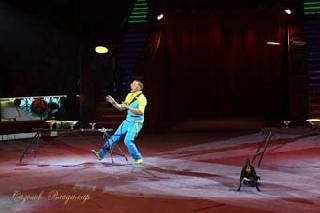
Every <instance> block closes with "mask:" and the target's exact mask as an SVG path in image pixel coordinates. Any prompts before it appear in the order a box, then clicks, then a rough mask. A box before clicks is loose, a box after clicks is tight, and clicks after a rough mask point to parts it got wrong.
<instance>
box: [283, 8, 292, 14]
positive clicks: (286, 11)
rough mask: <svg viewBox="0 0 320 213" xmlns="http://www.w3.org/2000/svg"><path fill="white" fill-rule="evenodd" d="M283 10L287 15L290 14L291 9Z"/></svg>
mask: <svg viewBox="0 0 320 213" xmlns="http://www.w3.org/2000/svg"><path fill="white" fill-rule="evenodd" d="M284 12H285V13H286V14H288V15H291V13H292V11H291V10H290V9H285V10H284Z"/></svg>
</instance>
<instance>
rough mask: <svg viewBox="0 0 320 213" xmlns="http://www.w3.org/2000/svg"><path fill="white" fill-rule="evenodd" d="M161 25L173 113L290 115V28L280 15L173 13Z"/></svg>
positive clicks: (176, 115) (175, 116) (174, 115)
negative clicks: (287, 45)
mask: <svg viewBox="0 0 320 213" xmlns="http://www.w3.org/2000/svg"><path fill="white" fill-rule="evenodd" d="M162 30H163V31H164V35H165V36H164V37H163V38H162V41H161V42H164V43H163V45H165V46H166V50H167V58H168V59H167V60H168V70H166V71H165V72H166V73H168V74H166V75H168V76H167V78H166V81H167V83H166V85H167V87H168V88H167V94H166V97H167V98H168V100H167V102H166V104H169V107H168V108H169V112H168V113H169V115H170V117H171V118H173V119H188V118H189V119H193V118H244V117H245V118H255V117H266V116H267V117H269V118H270V117H271V118H276V117H279V116H280V117H281V116H284V114H286V107H287V85H288V78H287V68H286V64H287V59H286V58H287V55H286V50H287V48H286V27H285V26H284V25H282V24H281V22H280V21H278V19H277V17H272V16H271V15H259V16H257V15H248V16H241V17H240V16H230V17H226V16H223V17H222V16H221V17H217V16H177V15H174V16H166V20H165V23H164V25H163V29H162ZM267 41H277V42H280V43H281V44H280V45H277V46H272V45H268V44H266V42H267Z"/></svg>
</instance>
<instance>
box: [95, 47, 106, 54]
mask: <svg viewBox="0 0 320 213" xmlns="http://www.w3.org/2000/svg"><path fill="white" fill-rule="evenodd" d="M95 51H96V53H98V54H105V53H107V52H109V50H108V48H106V47H104V46H96V48H95Z"/></svg>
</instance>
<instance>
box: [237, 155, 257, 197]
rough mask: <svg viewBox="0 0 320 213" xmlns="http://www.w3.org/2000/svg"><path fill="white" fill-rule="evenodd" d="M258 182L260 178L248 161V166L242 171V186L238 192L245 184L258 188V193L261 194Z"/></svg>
mask: <svg viewBox="0 0 320 213" xmlns="http://www.w3.org/2000/svg"><path fill="white" fill-rule="evenodd" d="M258 180H260V177H259V176H257V174H256V171H255V169H254V167H253V166H252V165H251V164H250V160H249V159H247V161H246V164H245V165H244V166H243V167H242V170H241V174H240V185H239V188H238V190H237V191H240V188H241V185H242V184H244V185H247V186H251V187H256V189H257V190H258V192H260V189H259V187H258V185H259V183H258Z"/></svg>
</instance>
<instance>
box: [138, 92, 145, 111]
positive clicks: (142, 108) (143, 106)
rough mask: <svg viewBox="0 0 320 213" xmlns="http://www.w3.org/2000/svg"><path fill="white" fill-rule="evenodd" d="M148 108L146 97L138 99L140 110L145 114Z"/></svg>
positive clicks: (142, 96)
mask: <svg viewBox="0 0 320 213" xmlns="http://www.w3.org/2000/svg"><path fill="white" fill-rule="evenodd" d="M146 106H147V99H146V97H145V96H144V95H141V96H139V97H138V109H139V110H140V111H141V112H142V113H144V109H145V108H146Z"/></svg>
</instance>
